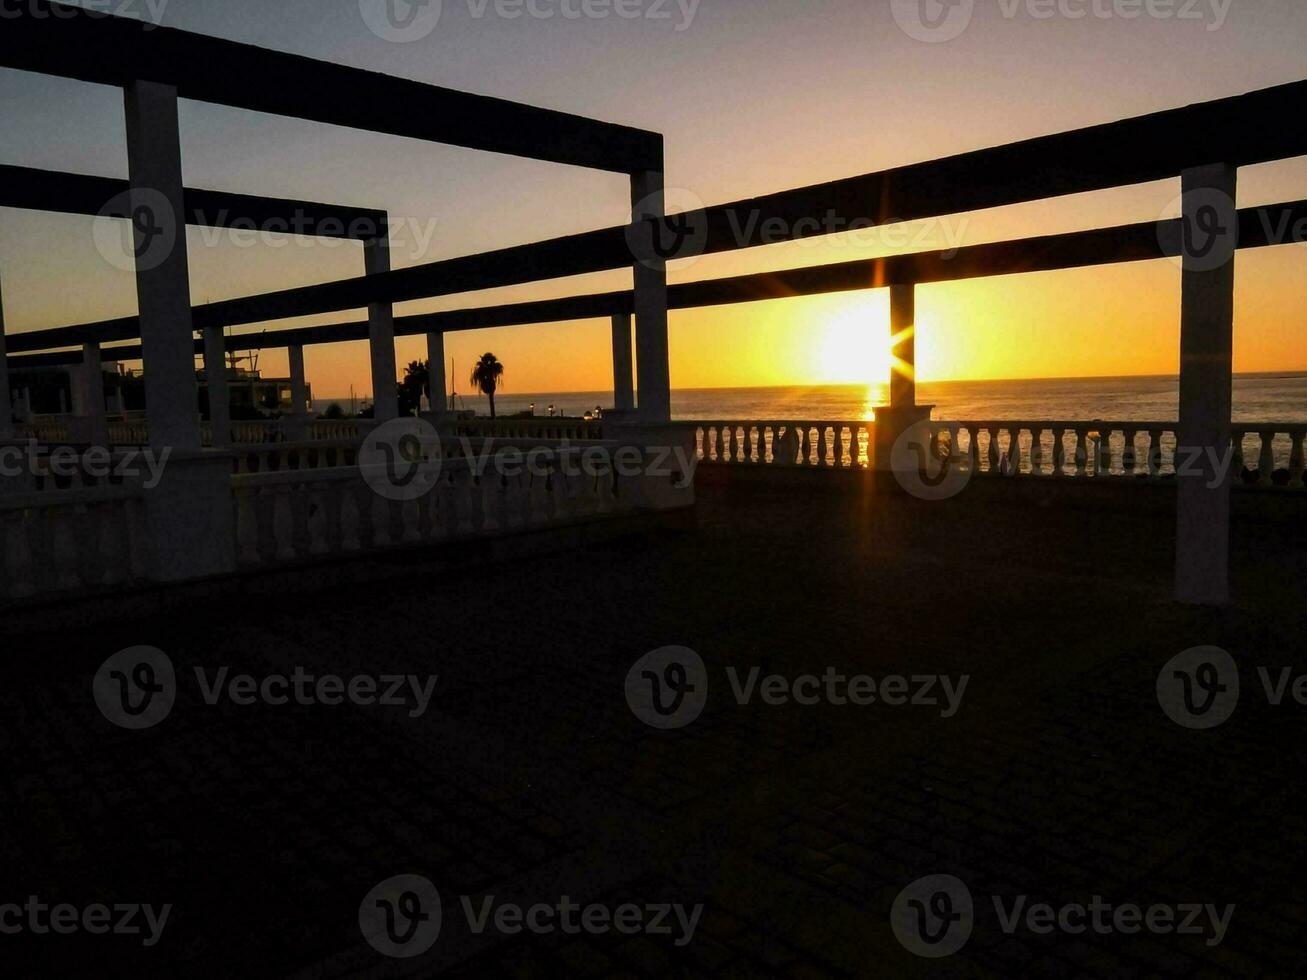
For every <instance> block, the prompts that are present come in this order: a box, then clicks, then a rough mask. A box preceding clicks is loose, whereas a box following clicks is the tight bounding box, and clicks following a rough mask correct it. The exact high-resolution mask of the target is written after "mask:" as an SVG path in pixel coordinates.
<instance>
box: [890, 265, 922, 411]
mask: <svg viewBox="0 0 1307 980" xmlns="http://www.w3.org/2000/svg"><path fill="white" fill-rule="evenodd" d="M916 303H917V287H916V286H915V285H913V284H912V283H907V284H904V285H899V286H891V287H890V289H889V329H890V339H891V347H890V350H891V351H892V352H893V354H894V357H895V358H897V361H894V362H892V363H891V366H890V378H889V403H890V406H891V407H892V408H911V407H912V406H914V405H916V404H917V341H916V322H917V307H916ZM899 362H902V363H901V364H900V363H899Z"/></svg>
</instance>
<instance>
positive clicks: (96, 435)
mask: <svg viewBox="0 0 1307 980" xmlns="http://www.w3.org/2000/svg"><path fill="white" fill-rule="evenodd" d="M81 381H82V385H81V398H80V401H81V413H80V414H82V415H83V416H85V418H86V435H87V441H88V442H90V444H91V445H93V446H108V445H109V415H108V409H107V407H106V406H105V403H104V364H103V362H102V361H101V359H100V345H99V344H96V343H89V344H83V345H82V378H81Z"/></svg>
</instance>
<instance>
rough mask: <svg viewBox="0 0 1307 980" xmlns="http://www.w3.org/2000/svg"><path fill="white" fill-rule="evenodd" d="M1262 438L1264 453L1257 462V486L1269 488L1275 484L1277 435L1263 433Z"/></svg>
mask: <svg viewBox="0 0 1307 980" xmlns="http://www.w3.org/2000/svg"><path fill="white" fill-rule="evenodd" d="M1260 436H1261V440H1262V452H1261V455H1260V456H1259V457H1258V460H1257V485H1258V486H1261V487H1269V486H1272V485H1273V484H1274V482H1275V448H1274V443H1275V433H1274V432H1262V433H1260Z"/></svg>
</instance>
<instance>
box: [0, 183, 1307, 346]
mask: <svg viewBox="0 0 1307 980" xmlns="http://www.w3.org/2000/svg"><path fill="white" fill-rule="evenodd" d="M1304 222H1307V200H1303V201H1293V202H1288V203H1284V204H1273V205H1266V206H1264V207H1258V208H1245V209H1243V210H1241V211H1240V212H1239V247H1240V248H1243V249H1249V248H1265V247H1267V246H1270V245H1280V244H1289V243H1290V242H1291V241H1295V240H1302V238H1304V237H1307V236H1304V235H1303V232H1304V231H1307V225H1302V223H1304ZM1300 225H1302V227H1297V226H1300ZM1295 236H1297V237H1295ZM1179 255H1180V222H1179V220H1178V219H1177V220H1172V221H1165V222H1144V223H1141V224H1134V225H1121V226H1119V227H1115V228H1100V229H1095V230H1093V231H1077V232H1068V233H1066V234H1061V235H1047V236H1043V237H1038V238H1026V239H1020V240H1018V241H1009V242H994V243H991V244H988V245H971V246H968V247H965V248H961V249H958V250H957V251H956V252H919V253H915V254H911V255H895V256H888V257H885V258H879V259H859V260H856V261H853V262H839V263H835V264H831V265H818V266H808V267H806V268H801V269H788V270H783V271H780V272H761V273H753V274H750V275H743V276H733V277H730V278H724V279H709V280H705V281H702V282H693V283H682V284H680V285H675V286H671V287H670V288H669V290H668V306H669V308H671V309H674V310H688V309H698V308H702V307H710V306H727V305H731V304H735V303H756V302H760V301H762V300H772V299H789V298H793V297H798V296H817V295H822V294H826V293H839V292H852V291H856V290H863V289H876V288H879V287H883V286H893V285H903V284H908V283H916V284H925V283H932V282H951V281H956V280H962V279H980V278H989V277H994V276H1010V275H1019V274H1021V273H1029V272H1054V271H1057V270H1060V269H1077V268H1085V267H1089V266H1100V265H1115V264H1119V263H1125V262H1142V261H1147V260H1150V259H1162V258H1168V257H1171V258H1174V257H1177V256H1179ZM633 306H634V301H633V298H632V293H631V291H630V290H622V291H617V292H611V293H593V294H588V295H583V296H569V297H564V298H561V299H551V300H537V301H533V302H527V303H511V304H506V305H501V306H489V307H481V308H470V309H463V310H446V311H441V312H438V313H421V314H415V315H412V316H405V317H398V318H396V320H395V334H396V336H419V335H421V334H425V333H436V332H440V333H451V332H456V331H460V330H484V329H487V328H492V327H508V326H529V325H533V324H541V323H560V322H566V321H570V320H589V319H603V318H607V317H610V316H616V315H620V314H625V313H630V312H631V311H632V309H633ZM110 322H111V323H114V324H117V325H118V326H117V327H115V329H116V330H118V331H119V332H121V329H123V325H124V324H125V323H126V322H127V321H110ZM65 329H67V328H65ZM48 333H49V332H48V331H36V332H34V333H26V334H21V333H20V334H13V335H11V336H10V338H9V345H10V349H11V351H13V350H15V349H17V350H23V351H27V350H43V349H46V348H37V347H33V346H31V345H32V344H33V343H39V342H41V340H40V339H39V338H38V339H36V340H33V339H32V338H34V337H36V336H37V335H38V334H40V335H45V334H48ZM367 336H368V329H367V323H366V322H352V323H333V324H324V325H321V326H315V327H296V328H287V329H285V330H268V331H263V332H260V333H248V334H237V335H232V336H229V337H228V338H227V341H226V343H227V349H228V350H257V349H262V348H269V349H271V348H279V347H289V346H292V345H305V346H308V345H315V344H334V343H343V342H346V341H354V340H366V339H367ZM116 339H126V338H122V337H119V338H116ZM60 346H66V345H64V344H61V345H60ZM197 350H198V347H197ZM110 353H111V352H110V351H108V350H106V352H105V359H106V360H108V359H109V355H110ZM43 356H45V355H43ZM53 356H63V355H53ZM68 356H69V357H72V358H73V359H72V360H69V361H68V362H67V363H80V356H81V354H80V351H78V352H73V353H72V354H70V355H68ZM122 359H123V360H126V359H127V358H122ZM10 361H11V362H14V363H17V364H23V363H29V362H28V361H27V360H26V359H25V358H21V357H14V356H13V355H12V353H11V355H10ZM60 363H62V362H60Z"/></svg>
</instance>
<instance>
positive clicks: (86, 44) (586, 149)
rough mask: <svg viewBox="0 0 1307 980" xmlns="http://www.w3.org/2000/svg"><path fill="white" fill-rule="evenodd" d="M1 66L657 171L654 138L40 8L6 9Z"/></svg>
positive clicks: (34, 2) (42, 3)
mask: <svg viewBox="0 0 1307 980" xmlns="http://www.w3.org/2000/svg"><path fill="white" fill-rule="evenodd" d="M11 7H12V9H10V8H11ZM359 29H360V30H362V29H363V25H362V23H360V25H359ZM0 65H3V66H5V67H9V68H19V69H23V70H25V71H33V72H40V73H41V74H45V75H59V76H63V77H65V78H76V79H80V80H81V81H85V82H98V83H100V84H104V85H118V86H125V85H127V84H129V83H131V82H133V81H135V80H137V79H147V80H149V81H153V82H161V83H164V84H167V85H173V86H176V88H177V90H178V94H179V95H181V96H182V97H183V98H187V99H196V100H198V101H201V102H212V103H216V104H218V105H228V106H235V107H236V108H240V109H252V110H255V111H258V112H269V113H274V114H276V115H281V116H292V117H295V118H298V119H308V120H312V121H314V122H320V123H329V124H332V125H336V126H348V127H350V128H352V129H362V130H369V131H371V132H377V133H389V134H393V135H395V136H407V137H411V138H414V139H422V140H430V141H433V142H436V143H448V144H452V145H455V146H465V147H468V148H470V149H474V150H490V151H493V152H496V153H508V154H512V155H514V156H519V157H527V158H529V159H533V160H545V161H549V162H553V163H567V164H574V165H576V166H580V167H592V168H596V169H599V170H611V171H617V172H621V173H634V172H636V171H640V170H661V169H662V137H661V136H660V135H658V134H657V133H650V132H645V131H643V130H638V129H632V128H630V127H627V126H618V125H614V124H612V123H606V122H599V121H597V120H593V119H586V118H583V117H581V116H574V115H570V114H569V113H565V112H555V111H553V110H550V109H539V108H536V107H534V106H526V105H521V104H519V103H516V102H508V101H506V100H504V99H492V98H487V97H486V96H481V95H472V94H469V93H466V92H457V91H454V90H452V89H446V88H439V87H437V86H434V85H427V84H425V83H422V82H415V81H410V80H408V79H404V78H395V77H393V76H390V75H382V74H379V73H377V72H370V71H364V70H362V69H360V68H351V67H348V66H346V65H336V64H332V63H330V62H326V61H318V60H315V59H313V58H305V57H302V56H300V55H293V54H286V53H283V52H280V51H270V50H268V49H266V48H259V47H255V46H253V45H249V44H239V43H237V42H235V41H227V40H224V39H221V38H216V37H209V36H207V35H203V34H192V33H189V32H186V31H179V30H175V29H173V28H165V27H154V26H152V25H148V24H146V23H145V22H143V21H138V20H132V19H128V18H121V17H109V16H106V15H105V14H103V13H101V12H99V11H88V10H84V9H79V8H68V7H64V6H58V7H57V9H56V6H55V5H52V4H51V3H49V2H48V0H25V2H24V3H21V4H6V9H5V11H4V20H3V30H0Z"/></svg>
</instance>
